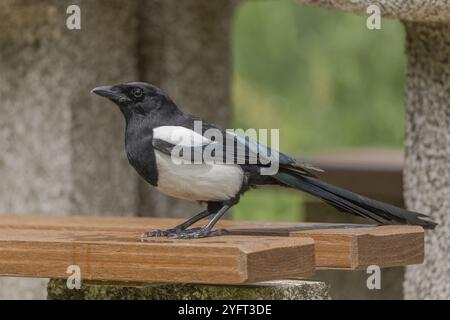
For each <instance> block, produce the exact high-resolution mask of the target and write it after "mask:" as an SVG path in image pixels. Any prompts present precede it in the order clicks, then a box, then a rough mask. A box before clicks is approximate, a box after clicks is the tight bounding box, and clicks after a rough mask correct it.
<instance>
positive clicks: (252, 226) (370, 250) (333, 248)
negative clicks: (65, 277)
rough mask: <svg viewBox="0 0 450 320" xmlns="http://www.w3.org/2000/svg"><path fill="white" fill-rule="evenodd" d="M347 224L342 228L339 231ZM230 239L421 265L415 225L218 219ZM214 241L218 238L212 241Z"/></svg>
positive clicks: (29, 221) (347, 265) (31, 222)
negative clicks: (303, 244)
mask: <svg viewBox="0 0 450 320" xmlns="http://www.w3.org/2000/svg"><path fill="white" fill-rule="evenodd" d="M179 222H180V220H177V219H160V218H138V217H74V216H71V217H49V216H32V217H30V216H26V217H25V216H24V217H20V216H1V217H0V228H5V227H6V228H11V229H17V228H18V229H21V228H32V229H56V230H59V229H64V230H93V231H95V230H98V231H105V232H107V231H114V232H117V231H122V232H136V234H138V233H141V232H144V231H147V230H151V229H164V228H169V227H173V226H174V225H176V224H177V223H179ZM345 226H347V227H346V228H344V227H345ZM219 227H225V228H227V229H228V230H230V232H231V233H232V234H234V235H253V236H255V235H257V236H264V237H268V236H277V237H291V238H303V237H309V238H312V239H314V241H315V252H316V267H317V268H329V269H350V270H362V269H365V268H366V267H367V266H368V265H372V264H376V265H378V266H380V267H392V266H402V265H410V264H418V263H422V262H423V259H424V231H423V229H422V228H421V227H418V226H380V227H375V226H370V225H357V226H354V227H348V225H343V224H323V223H322V224H321V223H295V222H294V223H293V222H242V221H229V220H228V221H221V222H220V223H219ZM216 239H219V238H216Z"/></svg>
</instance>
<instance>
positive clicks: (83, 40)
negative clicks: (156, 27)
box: [0, 0, 138, 298]
mask: <svg viewBox="0 0 450 320" xmlns="http://www.w3.org/2000/svg"><path fill="white" fill-rule="evenodd" d="M77 3H78V4H79V6H80V7H81V19H82V20H81V21H82V25H81V26H82V29H81V30H68V29H67V28H66V17H67V15H66V8H67V7H68V6H69V5H70V4H72V2H71V1H61V0H44V1H38V2H34V1H2V2H1V4H0V110H1V111H0V112H1V115H2V116H1V117H0V140H1V148H2V152H1V153H0V172H1V174H0V175H1V177H2V179H0V212H5V213H21V214H27V213H36V212H42V213H55V214H69V213H76V214H126V213H128V214H131V213H133V212H134V211H136V209H137V204H138V198H137V194H138V192H137V191H138V179H137V177H136V175H135V174H134V173H133V171H132V169H131V168H130V166H129V165H128V163H127V161H126V157H125V154H124V152H123V119H122V116H121V115H120V114H119V111H118V110H114V107H113V106H112V105H109V104H108V103H107V102H105V101H103V100H102V99H96V98H95V97H94V96H93V95H90V94H89V91H90V89H92V88H93V87H95V86H97V85H99V84H106V83H114V82H120V81H126V80H132V79H136V77H137V72H136V68H135V65H136V60H137V58H136V55H135V54H134V52H135V51H136V50H135V48H136V44H137V34H136V32H135V29H136V25H137V19H136V14H135V13H136V10H137V7H136V4H135V2H133V1H129V2H123V1H120V0H102V1H92V0H80V1H77ZM23 281H26V282H27V283H28V284H29V285H25V284H24V282H21V283H19V282H17V281H16V279H6V280H5V279H3V280H1V279H0V298H23V297H27V298H43V297H45V290H43V288H44V287H45V286H43V285H42V283H43V282H42V281H43V280H23ZM17 288H22V289H21V290H17ZM27 288H28V289H27ZM33 288H34V289H33Z"/></svg>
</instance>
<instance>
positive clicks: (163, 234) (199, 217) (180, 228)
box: [141, 210, 213, 239]
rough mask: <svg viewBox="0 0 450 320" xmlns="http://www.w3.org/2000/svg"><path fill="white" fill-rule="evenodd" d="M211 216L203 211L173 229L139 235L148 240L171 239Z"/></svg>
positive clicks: (206, 211)
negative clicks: (153, 238)
mask: <svg viewBox="0 0 450 320" xmlns="http://www.w3.org/2000/svg"><path fill="white" fill-rule="evenodd" d="M211 214H213V212H209V211H208V210H204V211H202V212H200V213H198V214H196V215H195V216H193V217H191V218H189V219H188V220H186V221H185V222H183V223H181V224H179V225H177V226H176V227H174V228H171V229H167V230H154V231H147V232H145V233H143V234H142V235H141V239H144V238H150V237H171V236H172V237H173V236H176V235H177V234H178V233H180V232H181V231H184V230H186V229H187V228H189V227H190V226H191V225H193V224H194V223H196V222H197V221H200V220H202V219H203V218H206V217H207V216H209V215H211Z"/></svg>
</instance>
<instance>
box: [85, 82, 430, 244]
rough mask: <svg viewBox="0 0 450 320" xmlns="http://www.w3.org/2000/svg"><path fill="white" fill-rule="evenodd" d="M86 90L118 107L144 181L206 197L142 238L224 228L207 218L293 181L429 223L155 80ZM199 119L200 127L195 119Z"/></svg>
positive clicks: (359, 209) (357, 207) (357, 209)
mask: <svg viewBox="0 0 450 320" xmlns="http://www.w3.org/2000/svg"><path fill="white" fill-rule="evenodd" d="M91 92H93V93H95V94H97V95H99V96H102V97H106V98H108V99H109V100H111V101H112V102H114V103H115V104H116V105H117V106H118V107H119V109H120V111H121V112H122V114H123V116H124V118H125V125H126V128H125V149H126V154H127V157H128V161H129V162H130V164H131V165H132V166H133V167H134V169H135V170H136V171H137V172H138V173H139V175H140V176H142V177H143V178H144V179H145V181H147V182H148V183H149V184H151V185H152V186H154V187H156V188H157V189H158V190H159V191H160V192H163V193H165V194H167V195H169V196H172V197H176V198H181V199H185V200H190V201H198V202H201V203H206V209H205V210H204V211H202V212H200V213H198V214H197V215H195V216H193V217H192V218H190V219H188V220H187V221H185V222H183V223H182V224H180V225H177V226H175V227H174V228H171V229H168V230H152V231H149V232H146V233H144V234H143V235H142V238H147V237H174V238H202V237H210V236H218V235H222V234H226V230H224V229H216V230H213V227H214V225H215V224H216V223H217V222H218V221H219V220H220V218H221V217H222V216H223V215H224V214H225V213H226V212H227V211H228V210H229V209H230V208H231V207H232V206H234V205H235V204H237V203H238V202H239V199H240V197H241V196H242V195H243V194H244V193H245V192H246V191H248V190H250V189H251V188H253V187H257V186H263V185H278V186H283V187H287V188H293V189H297V190H300V191H303V192H305V193H308V194H311V195H313V196H316V197H318V198H320V199H322V200H323V201H325V202H326V203H328V204H330V205H331V206H333V207H335V208H337V209H338V210H339V211H341V212H346V213H350V214H354V215H357V216H361V217H365V218H370V219H372V220H374V221H376V222H377V223H379V224H383V225H384V224H411V225H419V226H422V227H424V228H429V229H433V228H434V227H435V226H436V225H437V224H436V223H434V222H433V221H431V220H430V219H429V217H428V216H426V215H424V214H421V213H417V212H412V211H408V210H405V209H402V208H398V207H395V206H393V205H390V204H387V203H383V202H380V201H377V200H373V199H370V198H367V197H364V196H362V195H359V194H357V193H354V192H351V191H348V190H345V189H343V188H339V187H337V186H334V185H331V184H328V183H325V182H323V181H321V180H320V179H319V178H318V177H317V174H316V172H320V171H321V170H320V169H319V168H315V167H313V166H311V165H308V164H306V163H304V162H301V161H297V160H295V159H294V158H292V157H290V156H288V155H286V154H283V153H281V152H278V151H276V150H274V149H271V148H269V147H266V146H264V145H262V144H260V143H258V142H256V141H254V140H251V139H248V137H243V136H240V135H237V134H234V133H230V132H229V131H227V130H224V129H222V128H219V127H217V126H215V125H213V124H211V123H208V122H206V121H204V120H202V119H201V118H199V117H196V116H194V115H190V114H187V113H184V112H183V111H181V110H180V109H179V108H178V106H177V105H176V104H175V102H174V101H173V100H172V99H171V98H170V97H169V96H168V95H167V94H166V93H165V92H164V91H163V90H162V89H160V88H158V87H157V86H155V85H151V84H148V83H145V82H128V83H123V84H118V85H112V86H101V87H97V88H95V89H93V90H92V91H91ZM199 122H200V123H201V130H198V128H197V127H196V124H197V123H199ZM209 130H213V131H215V132H218V133H220V134H222V138H215V136H211V135H209V134H206V133H207V132H208V131H209ZM217 136H218V135H217ZM180 146H181V147H180ZM208 148H212V149H213V150H214V151H215V152H211V154H212V155H213V156H215V157H214V160H216V161H209V160H208V159H206V157H202V155H204V154H205V151H206V149H208ZM215 153H217V154H215ZM199 155H200V157H199ZM217 159H220V160H223V161H217ZM207 160H208V161H207ZM225 160H226V161H225ZM269 162H276V165H277V168H278V170H276V171H275V172H273V173H271V174H263V170H265V169H267V167H268V165H269ZM208 216H212V218H211V219H210V220H209V222H208V223H207V224H205V225H204V226H203V227H201V228H190V229H189V227H190V226H192V225H193V224H194V223H196V222H198V221H200V220H202V219H203V218H206V217H208Z"/></svg>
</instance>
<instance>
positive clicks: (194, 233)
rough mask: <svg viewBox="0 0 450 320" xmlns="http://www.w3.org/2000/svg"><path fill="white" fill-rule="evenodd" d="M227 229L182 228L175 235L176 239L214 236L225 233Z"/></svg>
mask: <svg viewBox="0 0 450 320" xmlns="http://www.w3.org/2000/svg"><path fill="white" fill-rule="evenodd" d="M227 233H228V231H227V230H225V229H217V230H204V229H202V228H194V229H189V230H184V231H181V232H179V233H178V234H177V235H175V237H174V238H176V239H199V238H207V237H216V236H221V235H224V234H227Z"/></svg>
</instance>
